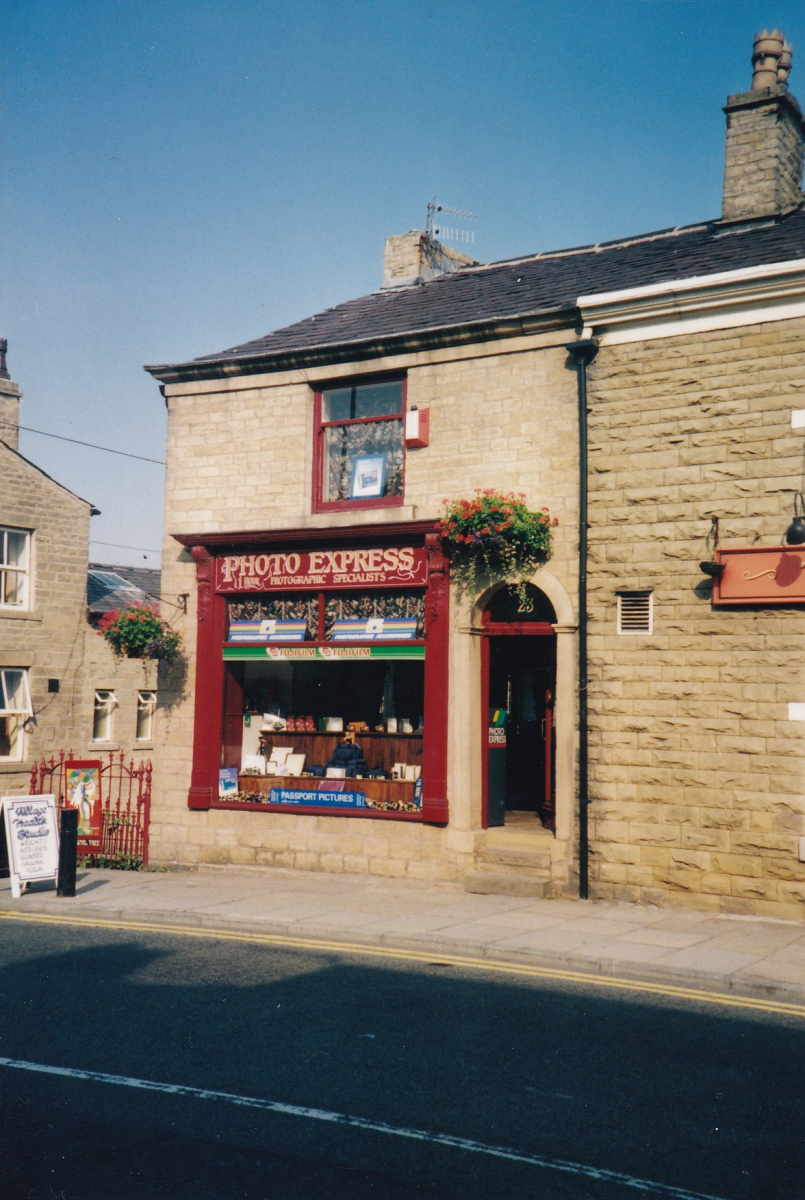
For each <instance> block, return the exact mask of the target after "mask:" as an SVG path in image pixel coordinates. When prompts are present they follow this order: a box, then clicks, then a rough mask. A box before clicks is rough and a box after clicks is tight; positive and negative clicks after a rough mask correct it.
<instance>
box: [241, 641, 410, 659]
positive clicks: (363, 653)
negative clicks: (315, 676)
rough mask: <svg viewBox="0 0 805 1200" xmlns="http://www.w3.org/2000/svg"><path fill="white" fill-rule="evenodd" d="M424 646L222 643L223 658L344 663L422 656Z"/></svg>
mask: <svg viewBox="0 0 805 1200" xmlns="http://www.w3.org/2000/svg"><path fill="white" fill-rule="evenodd" d="M424 657H425V647H424V646H385V645H382V644H380V645H377V646H248V645H246V646H224V659H225V660H227V661H229V662H231V661H233V660H234V661H236V662H243V661H244V660H246V659H262V660H263V661H265V660H266V658H268V659H277V660H282V661H285V662H288V661H291V662H347V661H355V660H360V659H374V660H375V661H376V660H377V659H392V658H393V659H398V658H404V659H408V660H409V661H410V660H411V659H424Z"/></svg>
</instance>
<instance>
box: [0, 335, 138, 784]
mask: <svg viewBox="0 0 805 1200" xmlns="http://www.w3.org/2000/svg"><path fill="white" fill-rule="evenodd" d="M5 356H6V343H5V340H3V341H2V342H0V479H2V484H3V486H2V488H0V794H13V793H15V792H27V790H28V786H29V783H30V778H31V768H32V766H33V764H34V762H35V761H38V760H40V759H41V758H42V757H43V756H45V757H46V758H49V757H50V756H51V755H55V756H56V757H58V755H59V753H60V752H61V751H69V750H72V751H73V752H74V755H75V756H76V757H79V758H97V757H99V756H101V755H103V754H106V753H108V752H109V751H113V752H120V751H123V752H124V754H125V755H126V757H127V759H130V758H134V759H135V760H136V759H139V758H141V757H142V756H143V755H146V754H148V753H150V751H151V748H152V746H153V733H154V731H153V724H154V720H155V715H154V714H155V709H156V703H157V689H156V665H155V664H148V663H144V662H142V661H140V660H129V659H125V658H124V659H117V658H115V656H114V654H113V653H112V650H111V648H110V647H109V646H108V645H107V643H106V642H105V641H104V640H103V638H102V637H100V635H99V633H98V632H97V618H98V616H99V615H101V614H102V613H103V612H104V611H108V610H109V609H110V608H113V607H116V606H119V605H120V604H122V603H131V602H132V601H143V600H145V599H146V598H147V596H148V595H152V594H155V595H156V596H157V597H158V595H159V573H158V572H143V571H132V570H131V569H129V568H120V567H115V568H108V567H107V568H104V567H102V566H100V565H99V564H93V569H92V570H91V571H90V573H89V579H90V591H91V595H90V599H89V604H88V597H87V578H88V565H87V559H88V548H89V533H90V517H91V516H92V514H93V513H96V512H97V510H96V509H94V508H93V507H92V505H91V504H90V503H89V502H88V501H86V500H82V499H81V498H80V497H79V496H76V495H74V494H73V493H72V492H70V491H68V490H67V488H65V487H63V486H62V485H61V484H59V483H57V482H56V481H55V480H54V479H51V478H50V476H49V475H46V474H45V472H44V471H42V470H41V468H39V467H37V466H36V465H35V464H34V463H32V462H30V461H29V460H28V459H26V458H24V457H23V456H22V455H21V454H20V453H19V450H18V446H19V401H20V392H19V388H18V386H17V384H16V383H14V382H13V381H12V380H11V379H10V377H9V374H8V370H7V368H6V357H5ZM121 573H122V574H121ZM115 579H116V580H117V581H118V582H117V584H116V585H112V586H110V583H109V581H111V580H115ZM105 581H106V582H105ZM141 585H144V586H141ZM113 588H117V589H118V590H113Z"/></svg>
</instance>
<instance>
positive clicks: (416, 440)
mask: <svg viewBox="0 0 805 1200" xmlns="http://www.w3.org/2000/svg"><path fill="white" fill-rule="evenodd" d="M429 443H430V409H429V408H409V409H408V412H407V413H406V414H405V447H406V449H407V450H419V449H422V448H424V447H425V446H427V445H428V444H429Z"/></svg>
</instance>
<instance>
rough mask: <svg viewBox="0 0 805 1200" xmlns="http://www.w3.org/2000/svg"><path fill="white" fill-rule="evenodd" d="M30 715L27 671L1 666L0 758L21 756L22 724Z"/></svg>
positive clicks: (18, 758) (16, 759)
mask: <svg viewBox="0 0 805 1200" xmlns="http://www.w3.org/2000/svg"><path fill="white" fill-rule="evenodd" d="M32 716H33V709H32V708H31V692H30V688H29V686H28V672H27V671H24V670H18V669H17V668H12V667H3V668H2V669H0V760H3V759H6V760H9V759H10V760H12V761H14V762H18V761H19V760H20V759H21V758H22V757H23V753H22V746H23V733H24V725H25V722H26V720H27V719H28V718H29V717H32Z"/></svg>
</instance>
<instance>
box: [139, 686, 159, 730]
mask: <svg viewBox="0 0 805 1200" xmlns="http://www.w3.org/2000/svg"><path fill="white" fill-rule="evenodd" d="M156 706H157V694H156V692H138V693H137V741H138V742H150V741H151V740H152V738H153V736H154V712H155V711H156Z"/></svg>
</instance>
